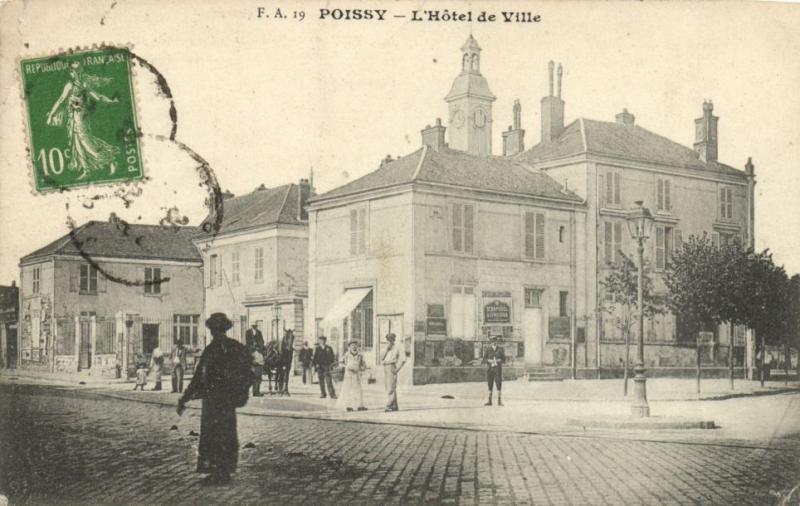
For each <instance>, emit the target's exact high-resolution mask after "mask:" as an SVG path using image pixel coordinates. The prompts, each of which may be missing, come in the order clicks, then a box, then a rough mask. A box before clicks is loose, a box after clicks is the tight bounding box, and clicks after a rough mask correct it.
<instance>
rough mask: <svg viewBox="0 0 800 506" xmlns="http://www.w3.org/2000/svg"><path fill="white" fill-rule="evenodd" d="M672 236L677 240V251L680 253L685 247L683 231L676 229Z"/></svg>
mask: <svg viewBox="0 0 800 506" xmlns="http://www.w3.org/2000/svg"><path fill="white" fill-rule="evenodd" d="M672 234H673V236H674V238H675V240H674V243H675V251H680V250H681V248H682V247H683V235H682V234H681V229H679V228H676V229H675V230H674V232H672Z"/></svg>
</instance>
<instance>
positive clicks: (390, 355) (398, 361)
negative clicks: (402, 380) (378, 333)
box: [381, 333, 405, 411]
mask: <svg viewBox="0 0 800 506" xmlns="http://www.w3.org/2000/svg"><path fill="white" fill-rule="evenodd" d="M396 340H397V336H395V335H394V334H392V333H390V334H387V335H386V341H387V342H388V343H389V345H388V346H387V347H386V353H384V354H383V359H381V363H382V364H383V380H384V386H385V387H386V409H385V411H397V410H398V409H400V408H399V407H398V406H397V373H398V372H400V369H401V368H402V367H403V364H405V357H404V356H403V354H401V353H400V351H399V350H398V348H397V346H396V345H395V341H396Z"/></svg>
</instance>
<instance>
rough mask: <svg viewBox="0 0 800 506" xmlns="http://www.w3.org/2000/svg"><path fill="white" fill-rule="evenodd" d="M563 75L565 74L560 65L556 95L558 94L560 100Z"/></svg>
mask: <svg viewBox="0 0 800 506" xmlns="http://www.w3.org/2000/svg"><path fill="white" fill-rule="evenodd" d="M563 73H564V71H563V70H562V68H561V64H560V63H559V64H558V76H557V78H556V93H557V94H556V96H557V97H558V98H561V74H563Z"/></svg>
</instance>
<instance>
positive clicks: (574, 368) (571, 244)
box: [569, 203, 578, 379]
mask: <svg viewBox="0 0 800 506" xmlns="http://www.w3.org/2000/svg"><path fill="white" fill-rule="evenodd" d="M569 229H570V238H569V273H570V285H571V286H570V299H571V300H570V306H572V311H570V313H571V314H570V324H569V333H570V336H571V338H572V339H571V341H572V342H571V345H572V353H571V354H570V355H571V356H572V364H571V365H572V379H576V377H577V367H578V357H577V351H578V343H577V335H576V334H577V329H576V328H575V324H576V321H575V312H576V311H577V310H578V307H577V301H578V297H577V294H576V292H577V289H578V286H577V280H576V278H577V276H576V273H575V269H576V265H575V264H576V262H575V204H574V203H573V204H572V210H571V212H570V215H569Z"/></svg>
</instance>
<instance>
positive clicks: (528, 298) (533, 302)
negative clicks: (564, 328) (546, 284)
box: [525, 288, 544, 307]
mask: <svg viewBox="0 0 800 506" xmlns="http://www.w3.org/2000/svg"><path fill="white" fill-rule="evenodd" d="M543 291H544V290H542V289H540V288H526V289H525V307H542V292H543Z"/></svg>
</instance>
